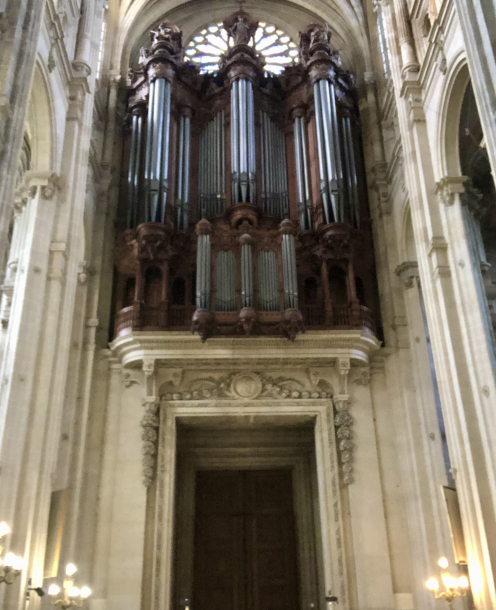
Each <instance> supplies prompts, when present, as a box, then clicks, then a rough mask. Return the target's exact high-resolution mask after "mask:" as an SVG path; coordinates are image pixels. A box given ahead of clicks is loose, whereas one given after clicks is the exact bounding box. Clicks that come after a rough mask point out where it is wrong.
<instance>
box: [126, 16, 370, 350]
mask: <svg viewBox="0 0 496 610" xmlns="http://www.w3.org/2000/svg"><path fill="white" fill-rule="evenodd" d="M223 25H224V28H225V29H226V30H227V33H228V35H229V48H228V51H227V52H226V53H225V55H224V56H222V57H221V59H220V63H219V69H218V71H217V72H216V73H214V74H200V71H199V69H198V67H197V66H195V65H193V64H191V63H187V62H185V61H184V49H183V46H182V35H181V31H180V30H179V29H178V28H177V27H176V26H174V25H173V24H171V23H170V22H168V21H165V22H163V23H162V24H160V26H159V27H158V29H157V31H152V32H151V47H150V49H142V50H141V52H140V60H139V69H138V70H137V71H136V72H134V73H132V72H130V76H129V79H128V85H129V102H128V108H129V116H128V126H129V129H128V138H127V145H126V151H125V154H124V159H125V164H126V168H127V171H126V175H127V180H126V184H125V185H123V187H124V188H123V191H124V192H126V193H127V204H126V206H127V207H126V209H127V227H126V228H124V227H122V228H121V229H119V230H118V231H117V248H116V258H115V262H116V269H117V278H118V279H117V287H116V292H115V300H116V323H115V332H116V335H121V334H125V333H127V332H129V331H130V330H131V329H134V330H182V329H187V328H191V330H192V331H193V332H198V333H199V334H200V335H201V337H202V339H203V340H205V339H206V338H207V337H209V336H212V335H232V334H240V335H250V334H283V335H284V336H286V337H288V338H289V339H291V340H294V338H295V336H296V334H297V333H298V332H301V331H304V330H305V328H309V329H335V328H338V329H339V328H341V329H347V328H362V329H366V331H368V332H375V327H374V317H373V313H372V309H373V303H374V294H375V277H374V264H373V252H372V241H371V237H370V226H369V220H368V207H367V202H366V192H365V187H364V176H363V169H362V160H361V149H360V138H359V122H358V114H357V101H356V94H355V83H354V78H353V76H352V75H351V74H350V73H349V72H347V71H345V70H343V69H342V68H341V67H340V58H339V54H338V53H337V51H335V50H334V49H333V48H332V46H331V44H330V39H331V35H330V31H329V28H328V26H327V25H315V24H313V25H309V26H308V27H307V28H306V29H305V30H304V31H302V32H301V33H300V41H299V62H298V63H297V64H295V65H292V66H290V67H287V68H285V69H284V71H283V72H282V73H281V74H280V75H279V76H275V75H270V74H268V73H266V72H264V61H263V58H262V57H261V56H260V55H259V54H258V53H257V52H256V51H255V49H254V46H253V45H252V44H250V41H251V40H252V38H253V36H254V33H255V31H256V29H257V26H258V24H257V22H256V21H255V20H254V19H253V18H252V17H251V16H250V15H248V14H247V13H245V12H243V11H240V12H237V13H235V14H233V15H231V16H230V17H229V18H227V19H226V20H225V21H224V24H223Z"/></svg>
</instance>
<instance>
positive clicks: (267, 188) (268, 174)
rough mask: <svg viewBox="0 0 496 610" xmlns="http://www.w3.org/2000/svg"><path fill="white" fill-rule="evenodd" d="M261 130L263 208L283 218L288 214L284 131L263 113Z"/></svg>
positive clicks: (261, 113) (266, 211) (261, 114)
mask: <svg viewBox="0 0 496 610" xmlns="http://www.w3.org/2000/svg"><path fill="white" fill-rule="evenodd" d="M260 128H261V138H260V139H261V142H260V148H261V151H262V164H261V166H262V206H263V209H264V212H265V213H266V214H269V215H271V216H276V217H279V218H282V217H284V216H286V215H287V214H288V181H287V180H288V179H287V168H286V141H285V138H284V134H283V133H282V131H281V130H280V129H279V128H278V127H277V125H276V124H275V123H274V122H273V121H272V120H271V119H270V118H269V116H268V115H267V113H266V112H263V111H261V112H260Z"/></svg>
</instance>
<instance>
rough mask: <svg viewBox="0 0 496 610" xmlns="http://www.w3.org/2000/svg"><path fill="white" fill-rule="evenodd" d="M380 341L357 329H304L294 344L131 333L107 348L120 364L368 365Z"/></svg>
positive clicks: (274, 340)
mask: <svg viewBox="0 0 496 610" xmlns="http://www.w3.org/2000/svg"><path fill="white" fill-rule="evenodd" d="M379 347H380V342H379V341H378V340H377V339H376V338H375V337H374V336H373V335H371V334H369V333H368V332H364V331H360V330H332V331H308V332H306V333H305V334H304V335H299V336H298V337H297V339H296V341H295V342H294V343H289V344H288V342H287V340H285V339H283V338H279V337H250V338H238V337H236V338H231V337H218V338H211V339H209V340H208V341H207V342H205V343H202V342H201V340H200V338H199V337H197V336H193V335H191V334H189V333H185V332H133V333H130V334H128V335H124V336H122V337H118V338H117V339H115V340H114V341H113V342H112V344H111V345H110V348H111V350H112V353H113V354H114V356H115V357H116V358H118V359H119V361H120V362H122V364H123V366H125V367H131V368H135V367H139V366H141V363H142V362H143V360H145V359H146V360H148V359H154V360H156V361H157V362H158V364H159V365H160V364H161V363H163V364H167V366H170V363H173V364H174V366H179V367H192V368H197V369H198V368H210V369H211V368H215V366H223V367H225V366H226V363H229V366H230V367H231V368H237V367H244V366H247V365H249V366H255V365H257V366H264V367H269V368H270V367H280V366H281V364H283V365H291V366H306V367H308V366H333V365H334V363H335V361H336V359H337V358H343V357H344V358H350V360H351V361H352V362H354V363H355V364H362V365H363V364H364V363H365V364H367V363H368V362H369V361H370V359H371V358H372V355H373V354H374V352H376V351H377V350H378V349H379Z"/></svg>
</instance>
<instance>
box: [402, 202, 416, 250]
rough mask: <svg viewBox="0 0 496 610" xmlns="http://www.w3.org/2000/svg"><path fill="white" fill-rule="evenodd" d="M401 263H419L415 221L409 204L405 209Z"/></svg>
mask: <svg viewBox="0 0 496 610" xmlns="http://www.w3.org/2000/svg"><path fill="white" fill-rule="evenodd" d="M400 261H401V262H407V261H408V262H417V249H416V246H415V235H414V232H413V219H412V212H411V209H410V204H409V203H408V202H407V203H406V204H405V206H404V208H403V214H402V217H401V233H400Z"/></svg>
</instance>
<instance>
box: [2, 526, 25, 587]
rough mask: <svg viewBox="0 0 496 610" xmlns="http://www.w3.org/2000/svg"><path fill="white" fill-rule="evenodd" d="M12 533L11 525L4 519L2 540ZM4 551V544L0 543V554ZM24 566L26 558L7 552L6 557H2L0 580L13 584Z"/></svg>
mask: <svg viewBox="0 0 496 610" xmlns="http://www.w3.org/2000/svg"><path fill="white" fill-rule="evenodd" d="M9 533H10V528H9V526H8V525H7V524H6V523H5V521H2V523H0V540H1V539H2V538H3V537H4V536H6V535H7V534H9ZM2 552H3V545H2V544H1V543H0V555H1V554H2ZM23 567H24V559H23V558H22V557H18V556H17V555H14V553H7V555H5V557H3V558H0V582H4V583H6V584H7V585H11V584H12V583H13V582H14V581H15V579H16V578H17V577H18V576H19V574H20V573H21V570H22V568H23Z"/></svg>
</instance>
